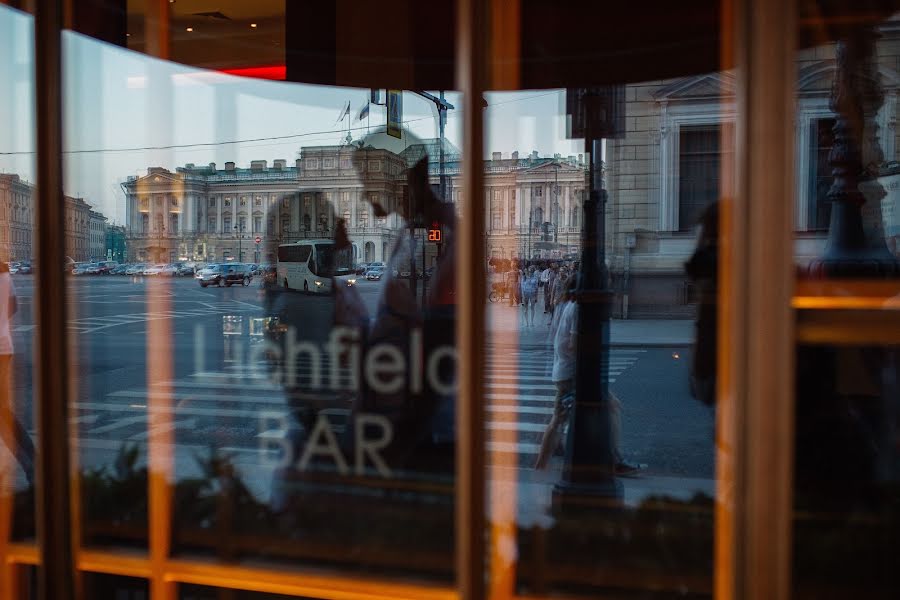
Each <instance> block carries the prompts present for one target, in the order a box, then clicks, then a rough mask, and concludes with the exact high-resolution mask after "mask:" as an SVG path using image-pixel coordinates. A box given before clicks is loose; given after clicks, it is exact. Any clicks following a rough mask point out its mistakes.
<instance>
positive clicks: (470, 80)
mask: <svg viewBox="0 0 900 600" xmlns="http://www.w3.org/2000/svg"><path fill="white" fill-rule="evenodd" d="M487 4H488V3H486V2H482V1H480V0H459V2H457V4H456V10H457V14H456V17H457V50H456V52H457V54H456V81H457V88H458V89H459V91H460V92H461V93H462V96H463V113H464V114H465V119H464V120H463V127H462V129H463V153H462V158H463V160H462V170H463V172H462V188H463V189H462V191H463V197H464V198H466V199H467V202H466V204H465V205H464V206H462V207H460V208H461V215H460V218H459V223H458V226H457V232H456V235H457V241H456V253H457V254H456V281H457V284H456V285H457V330H456V341H457V352H458V356H459V357H460V360H459V361H458V363H457V365H458V370H459V371H458V382H459V386H458V390H459V391H458V397H457V410H456V423H457V427H456V431H457V440H456V578H457V589H458V591H459V597H460V598H461V599H462V600H481V599H482V598H484V596H485V581H484V564H485V563H484V556H485V515H484V507H485V482H484V480H485V468H484V465H485V461H484V454H485V444H484V440H485V432H484V393H483V392H484V381H483V375H484V374H483V373H482V372H481V365H482V364H483V360H482V358H483V356H484V346H483V340H484V334H485V326H484V304H485V303H484V298H485V281H484V278H485V272H484V268H483V265H484V264H485V257H484V209H485V200H484V193H483V189H484V185H483V179H484V164H483V161H482V155H483V150H482V148H483V144H484V139H483V124H484V115H483V112H482V110H483V109H482V95H483V92H484V89H485V83H486V75H487V73H486V72H487V68H486V53H485V48H486V34H485V32H486V31H487ZM472 265H475V266H476V267H475V268H474V269H473V268H471V266H472Z"/></svg>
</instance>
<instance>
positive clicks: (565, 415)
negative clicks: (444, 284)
mask: <svg viewBox="0 0 900 600" xmlns="http://www.w3.org/2000/svg"><path fill="white" fill-rule="evenodd" d="M577 286H578V279H577V277H576V276H575V275H573V276H571V277H569V279H568V281H567V282H566V285H565V288H564V289H565V290H566V291H565V293H564V295H563V297H562V298H561V301H560V304H559V306H557V308H556V311H555V312H554V314H553V318H552V319H551V321H550V339H551V340H553V370H552V372H551V375H550V377H551V380H552V381H553V383H554V384H555V385H556V399H555V401H554V403H553V416H552V417H551V418H550V423H549V424H548V425H547V429H546V430H545V431H544V435H543V437H542V438H541V446H540V449H539V450H538V456H537V459H536V460H535V465H534V467H535V469H544V468H546V467H547V463H548V461H549V460H550V456H551V455H552V454H553V451H554V450H555V449H556V447H557V445H558V444H559V441H560V437H561V435H562V432H563V427H564V426H565V424H566V423H567V422H568V421H569V415H570V413H571V411H572V406H573V405H574V402H575V365H576V361H577V359H578V303H577V302H575V290H576V289H577ZM607 398H608V405H609V411H610V415H609V416H610V422H611V427H610V429H611V435H612V439H610V444H611V445H612V449H613V455H614V457H615V460H616V464H615V466H614V471H615V474H616V475H618V476H629V475H634V474H636V473H638V472H639V471H640V470H641V469H644V468H646V465H633V464H630V463H628V462H626V461H625V460H624V458H623V457H622V453H621V452H620V450H619V440H620V438H621V430H622V420H621V412H622V409H621V402H619V399H618V398H617V397H616V396H615V394H613V393H612V391H611V390H610V391H609V392H608V397H607Z"/></svg>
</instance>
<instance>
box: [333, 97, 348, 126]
mask: <svg viewBox="0 0 900 600" xmlns="http://www.w3.org/2000/svg"><path fill="white" fill-rule="evenodd" d="M348 116H350V101H349V100H347V106H345V107H344V108H342V109H341V114H340V116H339V117H338V118H337V121H335V122H334V124H335V125H337V124H338V123H340V122H341V121H343V120H344V118H346V117H348Z"/></svg>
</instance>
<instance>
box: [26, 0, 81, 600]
mask: <svg viewBox="0 0 900 600" xmlns="http://www.w3.org/2000/svg"><path fill="white" fill-rule="evenodd" d="M34 28H35V29H34V48H35V101H36V105H35V120H36V125H37V155H36V163H37V164H36V174H37V181H38V185H37V189H36V195H37V226H38V231H40V235H39V236H38V237H37V240H38V245H37V257H38V261H37V262H38V269H37V274H36V280H35V289H36V290H39V291H40V293H37V294H35V296H36V304H37V315H36V316H37V318H36V325H37V328H36V331H37V344H36V348H35V359H36V360H35V364H36V365H37V377H36V387H37V393H36V394H35V400H36V413H37V430H38V448H37V453H38V455H37V467H38V468H37V475H38V477H37V506H36V509H37V523H36V525H37V536H38V545H39V550H38V551H39V555H40V560H41V566H40V568H39V569H38V597H39V598H41V599H42V600H66V599H69V598H73V597H74V582H75V576H74V558H73V528H72V512H71V504H70V499H71V489H70V462H69V459H70V448H69V431H68V408H69V397H68V394H69V386H68V383H69V382H68V368H69V365H68V352H67V350H68V344H67V343H66V339H65V337H66V279H65V278H64V277H62V276H61V270H60V267H61V266H62V265H63V261H64V258H65V247H64V244H65V230H64V227H63V216H64V210H65V208H64V206H65V205H64V202H63V167H62V83H63V81H62V28H63V0H48V1H47V2H38V3H37V4H36V6H35V19H34Z"/></svg>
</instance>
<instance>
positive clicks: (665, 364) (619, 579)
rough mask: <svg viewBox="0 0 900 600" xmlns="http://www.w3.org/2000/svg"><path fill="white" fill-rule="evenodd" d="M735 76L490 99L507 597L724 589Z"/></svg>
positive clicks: (499, 539)
mask: <svg viewBox="0 0 900 600" xmlns="http://www.w3.org/2000/svg"><path fill="white" fill-rule="evenodd" d="M732 81H733V80H732V75H731V74H730V73H727V72H720V73H698V74H695V75H690V76H685V77H683V78H679V79H669V80H662V81H648V82H642V83H627V84H622V85H619V86H608V87H602V88H591V89H589V90H582V89H570V90H552V91H522V92H508V93H494V94H490V95H488V97H487V102H488V107H487V112H486V116H487V135H486V144H485V155H486V156H487V157H489V158H486V159H485V187H486V195H485V197H486V198H487V199H488V206H487V207H486V215H485V229H486V238H485V250H486V253H487V255H488V257H490V258H489V261H488V269H487V271H488V275H487V276H488V290H489V298H488V300H489V304H488V308H487V314H488V330H489V337H488V340H487V348H486V352H487V356H488V360H487V363H486V365H485V369H484V375H485V378H486V386H487V392H488V393H487V399H488V400H487V409H488V423H487V426H488V439H489V446H488V453H489V455H488V462H489V470H488V476H489V481H490V494H491V496H490V506H491V515H492V525H493V528H492V531H493V534H494V536H495V538H494V539H493V544H494V546H495V547H498V548H508V547H510V546H511V547H513V548H515V551H511V550H510V551H506V550H503V551H497V552H495V554H494V561H495V565H494V566H495V569H497V571H495V573H502V572H503V570H504V569H506V568H509V569H514V570H515V574H516V576H515V579H514V582H512V583H511V584H510V585H511V587H512V590H511V591H515V592H516V593H522V594H548V593H559V592H563V591H568V592H578V593H583V594H589V595H590V594H596V593H600V592H601V590H604V591H605V592H607V593H612V590H616V593H617V594H620V595H621V597H643V596H644V595H646V594H648V593H651V591H652V592H653V593H660V594H662V595H671V594H699V595H707V594H710V593H711V589H712V564H713V554H712V549H713V502H714V499H715V490H716V481H715V458H714V457H715V453H714V437H715V431H716V430H715V397H714V394H715V380H716V362H715V361H716V346H715V340H716V289H717V288H716V277H717V273H716V264H717V255H718V238H717V226H718V212H717V199H718V198H719V196H720V194H721V193H722V192H721V190H722V189H723V185H724V183H723V182H724V181H725V175H724V173H725V172H726V169H728V168H731V167H730V165H731V161H732V148H731V145H730V144H731V137H730V132H731V131H732V127H733V122H734V103H733V102H734V101H733V83H732ZM595 102H599V103H601V104H603V103H605V104H603V106H605V107H607V114H608V115H609V120H607V121H604V122H603V126H604V127H605V128H606V129H605V131H606V133H605V134H604V135H603V136H602V137H603V138H605V139H602V140H598V141H597V142H596V143H594V144H590V143H586V142H585V139H584V137H585V133H584V129H583V126H582V129H581V130H580V131H579V129H578V127H579V125H578V122H579V119H582V121H581V122H582V123H583V122H584V118H585V117H584V116H583V115H579V114H578V112H577V110H578V109H577V107H578V105H579V103H581V105H582V106H588V107H595V106H596V104H594V103H595ZM593 110H595V108H589V109H588V111H589V112H588V115H589V116H588V117H587V118H588V119H590V118H597V115H596V114H595V113H592V112H590V111H593ZM573 113H574V114H573ZM567 124H568V127H569V129H570V130H571V132H569V133H568V135H567ZM598 154H599V155H598ZM592 194H593V195H592ZM604 197H605V202H603V200H602V198H604ZM592 200H593V202H592ZM597 201H600V203H597ZM598 246H599V247H598ZM511 557H515V558H511ZM498 577H499V575H498ZM616 597H619V595H617V596H616Z"/></svg>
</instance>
